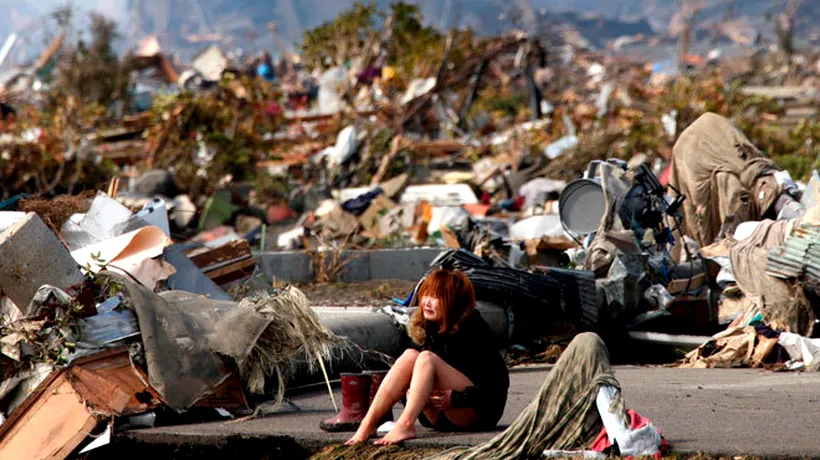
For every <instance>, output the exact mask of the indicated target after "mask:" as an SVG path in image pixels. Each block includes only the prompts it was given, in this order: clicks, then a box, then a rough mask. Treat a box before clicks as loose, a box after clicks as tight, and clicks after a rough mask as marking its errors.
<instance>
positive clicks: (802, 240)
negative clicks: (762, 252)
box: [766, 227, 820, 280]
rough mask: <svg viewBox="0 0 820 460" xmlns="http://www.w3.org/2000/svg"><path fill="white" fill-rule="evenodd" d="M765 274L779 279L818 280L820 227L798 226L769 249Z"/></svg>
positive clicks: (819, 274) (819, 278)
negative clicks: (777, 245)
mask: <svg viewBox="0 0 820 460" xmlns="http://www.w3.org/2000/svg"><path fill="white" fill-rule="evenodd" d="M767 259H768V260H767V264H766V274H767V275H770V276H774V277H776V278H781V279H791V278H810V279H812V280H820V227H798V228H796V229H795V230H794V232H793V233H792V235H790V236H789V237H787V238H786V242H785V243H784V244H783V245H782V246H780V247H776V248H774V249H772V250H770V251H769V255H768V257H767Z"/></svg>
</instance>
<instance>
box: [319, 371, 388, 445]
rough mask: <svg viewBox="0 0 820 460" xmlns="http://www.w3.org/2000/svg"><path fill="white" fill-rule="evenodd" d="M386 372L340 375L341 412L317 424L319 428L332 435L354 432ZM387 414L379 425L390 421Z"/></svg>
mask: <svg viewBox="0 0 820 460" xmlns="http://www.w3.org/2000/svg"><path fill="white" fill-rule="evenodd" d="M386 375H387V371H364V372H362V373H361V374H341V380H342V410H341V411H339V413H338V414H336V416H334V417H331V418H329V419H327V420H323V421H321V422H320V423H319V428H321V429H323V430H325V431H330V432H332V433H336V432H342V431H356V430H357V429H358V428H359V425H360V424H361V423H362V420H363V419H364V416H365V415H366V414H367V410H368V409H369V408H370V404H371V403H372V402H373V398H375V397H376V392H377V391H379V386H380V385H381V384H382V381H383V380H384V377H385V376H386ZM392 420H393V414H392V413H388V414H387V415H385V418H384V419H383V420H381V421H380V422H379V424H381V423H384V422H388V421H392Z"/></svg>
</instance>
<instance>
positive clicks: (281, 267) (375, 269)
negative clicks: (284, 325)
mask: <svg viewBox="0 0 820 460" xmlns="http://www.w3.org/2000/svg"><path fill="white" fill-rule="evenodd" d="M441 251H442V249H441V248H416V249H381V250H361V251H347V252H345V253H344V255H343V257H344V258H347V259H348V260H349V262H348V263H347V265H346V266H345V268H344V270H343V271H342V273H341V275H340V276H339V281H341V282H344V283H358V282H363V281H370V280H375V279H398V280H418V279H420V278H421V277H422V276H423V275H424V273H425V272H426V271H427V269H428V267H429V266H430V262H432V261H433V259H435V258H436V256H438V255H439V254H440V253H441ZM255 255H256V257H257V264H258V266H259V271H260V272H261V273H263V274H264V275H265V276H266V277H268V278H271V279H273V278H276V279H278V280H282V281H287V282H289V283H309V282H311V281H313V271H312V269H311V264H310V255H309V254H308V253H306V252H301V251H281V252H259V253H256V254H255Z"/></svg>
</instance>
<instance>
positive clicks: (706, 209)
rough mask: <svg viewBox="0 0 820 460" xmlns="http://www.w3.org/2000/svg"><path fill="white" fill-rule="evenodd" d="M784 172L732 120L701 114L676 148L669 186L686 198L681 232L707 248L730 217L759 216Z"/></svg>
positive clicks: (772, 199)
mask: <svg viewBox="0 0 820 460" xmlns="http://www.w3.org/2000/svg"><path fill="white" fill-rule="evenodd" d="M779 170H780V168H779V167H778V166H777V165H776V164H775V163H774V162H773V161H771V160H768V159H766V158H763V154H762V153H761V152H760V151H759V150H758V149H757V148H756V147H755V146H754V145H753V144H752V143H751V142H750V141H749V139H748V138H747V137H746V136H745V135H744V134H743V133H741V132H740V131H739V130H738V129H737V128H735V126H734V125H732V123H731V122H730V121H729V120H728V119H726V118H724V117H722V116H720V115H717V114H714V113H705V114H703V115H701V116H700V117H699V118H698V119H697V120H695V122H694V123H692V124H691V125H690V126H689V127H688V128H686V129H685V130H684V131H683V132H682V133H681V135H680V137H679V138H678V141H677V142H676V143H675V146H674V147H673V149H672V171H671V177H670V180H669V184H670V185H671V186H672V187H673V188H674V189H677V190H678V191H680V193H681V194H682V195H685V196H686V201H684V202H683V212H684V220H683V224H682V226H681V230H682V231H683V233H684V234H686V235H689V236H691V237H692V238H693V239H694V240H695V241H696V242H697V243H698V245H699V246H700V247H704V246H708V245H710V244H712V243H713V242H714V240H715V238H716V237H718V236H719V235H720V233H721V231H722V230H723V227H724V224H725V223H726V220H727V218H729V217H730V216H734V218H735V219H736V221H737V222H746V221H750V220H757V219H759V218H760V217H762V216H763V214H764V213H765V212H766V211H767V210H768V209H769V208H770V207H771V206H772V205H773V204H774V202H775V200H776V199H777V196H778V195H779V194H780V185H779V184H778V183H777V180H776V179H775V178H774V176H773V174H774V173H775V172H777V171H779Z"/></svg>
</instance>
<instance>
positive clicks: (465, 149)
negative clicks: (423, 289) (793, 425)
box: [0, 15, 820, 458]
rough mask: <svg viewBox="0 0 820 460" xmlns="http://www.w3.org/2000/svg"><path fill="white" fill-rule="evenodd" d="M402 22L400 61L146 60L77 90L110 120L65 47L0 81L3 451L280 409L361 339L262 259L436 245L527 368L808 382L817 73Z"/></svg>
mask: <svg viewBox="0 0 820 460" xmlns="http://www.w3.org/2000/svg"><path fill="white" fill-rule="evenodd" d="M405 19H407V18H405ZM411 20H414V21H418V22H419V27H418V28H413V27H410V28H409V30H415V31H416V32H414V33H421V32H418V31H423V33H424V34H427V35H425V37H427V38H425V40H427V39H429V40H428V41H420V42H419V43H426V44H427V45H426V48H425V49H422V50H421V51H419V50H415V49H414V51H413V52H417V51H418V53H420V54H418V55H416V54H413V53H408V57H407V59H403V60H399V59H398V57H397V56H396V52H395V50H396V48H397V46H399V45H397V43H400V42H399V40H400V38H397V37H403V35H401V34H403V33H408V32H407V30H404V29H395V28H392V26H391V27H388V26H385V28H384V30H383V31H381V32H380V33H373V34H370V35H367V36H368V37H369V38H368V42H367V43H366V45H367V46H364V47H361V49H355V50H348V53H349V54H345V53H343V52H342V51H339V50H336V51H338V53H339V55H338V56H334V57H333V58H329V57H328V58H327V60H326V62H325V61H321V60H318V62H314V61H317V59H309V57H310V56H311V54H310V53H307V52H306V56H307V57H306V59H305V61H304V62H303V61H302V60H301V59H295V58H294V57H289V58H285V59H283V60H282V61H281V62H280V63H278V64H276V63H274V62H273V61H272V59H271V58H270V56H268V55H261V56H259V57H257V58H255V59H253V60H248V61H242V60H237V59H234V58H233V57H232V56H230V55H228V54H226V53H225V52H224V51H222V49H221V48H220V47H219V46H217V45H214V46H210V47H208V48H207V49H205V50H203V51H202V52H201V53H200V54H198V55H197V56H196V57H195V58H194V59H193V61H192V62H191V63H190V64H189V65H181V63H178V62H174V60H173V59H171V58H169V57H168V56H166V55H165V54H164V53H163V52H162V50H161V48H160V46H159V44H158V42H157V41H156V40H148V41H146V42H144V43H142V44H141V46H140V48H139V49H138V50H137V51H136V52H135V53H134V55H133V56H131V57H130V58H129V60H128V62H127V65H126V62H125V61H126V60H122V62H120V61H118V60H116V59H115V60H114V61H106V62H109V63H111V66H110V68H108V69H97V70H94V69H86V70H87V72H88V73H87V74H85V73H81V74H80V75H81V76H84V78H85V79H90V78H91V77H89V75H92V74H93V72H104V71H105V72H114V70H116V69H115V67H116V68H120V67H117V66H121V69H123V73H122V74H119V75H120V76H121V77H122V78H124V79H125V80H124V81H126V82H127V83H128V84H126V85H124V86H123V87H122V88H119V89H117V88H113V89H111V92H109V93H108V94H107V96H106V97H105V98H103V97H98V98H97V99H93V98H94V97H95V96H94V94H96V91H97V90H98V89H93V88H92V89H93V91H92V89H89V88H88V87H85V86H83V85H81V84H80V83H82V81H79V82H78V81H76V79H75V80H71V79H70V78H69V77H70V75H73V74H72V73H71V72H68V71H67V70H66V69H69V70H70V69H71V67H70V66H71V65H76V64H77V62H85V61H77V60H76V59H80V58H84V59H85V58H88V56H86V55H77V54H72V53H75V52H79V51H77V50H76V49H73V48H71V44H68V43H67V39H66V38H65V35H63V34H61V35H59V37H58V39H56V40H55V41H54V42H53V43H52V44H51V45H50V46H49V47H48V49H47V50H46V51H45V52H44V53H43V55H42V56H41V57H40V59H38V60H37V63H36V64H35V65H34V66H33V67H30V68H27V69H19V71H18V72H17V73H15V74H14V76H13V77H12V78H10V79H8V80H6V81H4V82H3V83H2V85H0V102H2V104H3V105H2V108H3V111H2V117H0V130H1V131H0V177H2V180H3V184H4V185H3V188H2V192H3V196H2V197H0V198H2V199H3V201H2V202H0V231H2V233H0V290H1V291H2V296H0V312H2V323H0V345H2V349H1V350H0V412H1V413H2V414H3V416H4V417H5V418H7V419H6V420H5V421H4V422H3V423H2V424H0V456H2V457H6V456H8V457H9V458H22V457H20V455H22V453H24V452H26V455H27V456H31V455H34V456H36V457H39V456H54V457H66V456H68V455H69V454H71V453H73V452H77V451H79V450H81V449H86V448H92V446H94V445H97V444H99V443H102V442H104V441H103V440H104V439H105V436H103V434H105V433H110V431H111V430H112V429H113V428H114V427H122V426H125V427H136V426H145V425H152V424H153V423H155V422H156V421H157V417H159V418H160V422H162V420H161V419H162V416H163V414H167V413H170V412H183V411H187V412H190V413H197V414H200V416H201V418H200V419H208V418H212V417H227V416H231V415H232V414H241V413H247V412H248V411H249V409H250V407H251V406H253V405H254V403H255V402H257V401H258V400H264V399H270V398H273V397H274V396H277V397H279V398H281V396H282V394H283V390H284V386H285V382H286V380H287V377H288V375H289V372H290V371H289V370H288V369H289V368H290V367H291V364H292V363H293V362H297V361H298V362H302V363H303V364H304V363H307V365H308V366H322V365H323V362H324V360H325V358H327V357H328V356H329V354H330V350H331V349H335V348H334V347H338V346H342V345H343V344H344V340H343V339H342V338H340V337H337V336H336V335H334V334H333V333H332V332H331V331H330V330H329V328H328V327H326V325H325V324H323V322H322V320H321V319H319V318H318V317H317V316H316V314H315V313H314V312H313V311H312V310H311V309H310V306H309V305H308V301H307V300H306V298H305V297H304V295H303V294H301V292H299V291H298V290H297V289H296V288H294V287H290V286H285V287H281V286H279V287H276V286H275V284H276V283H275V280H272V279H270V277H265V276H264V274H262V273H261V272H260V270H259V268H258V267H257V263H256V257H257V256H258V255H259V253H260V251H268V250H274V251H279V250H307V251H310V252H311V253H314V254H316V253H318V254H324V255H326V254H327V253H328V252H341V251H345V250H353V249H357V248H376V249H380V248H390V247H420V246H433V247H437V248H441V249H442V251H443V253H442V254H441V255H440V256H439V257H438V258H436V260H434V261H433V262H432V264H431V268H432V267H444V268H451V269H458V270H462V271H464V272H465V273H467V275H468V276H469V277H470V278H471V279H472V281H473V283H474V284H475V286H476V291H477V296H478V300H479V301H480V302H484V303H487V304H491V305H493V306H495V307H497V308H499V309H501V311H502V312H503V313H502V316H503V318H504V323H503V324H504V327H503V329H506V330H505V331H502V333H501V335H505V336H506V337H504V338H505V339H507V342H508V344H509V345H513V347H511V348H512V349H514V350H518V351H520V352H521V353H522V354H524V355H530V356H531V355H535V354H538V353H539V352H541V351H543V349H545V348H547V349H548V350H552V348H551V346H554V345H555V344H556V343H561V342H562V341H568V338H570V337H571V336H572V334H574V333H575V332H578V331H582V330H595V331H598V332H600V333H601V335H602V336H604V337H606V338H608V339H614V340H619V339H621V338H623V335H624V334H623V333H624V331H626V332H628V335H629V336H630V337H631V338H632V339H633V340H637V341H644V342H646V341H649V342H652V343H655V344H667V345H671V346H672V347H673V348H678V349H680V348H683V349H686V350H687V351H689V354H687V355H686V356H685V357H684V358H683V360H682V361H681V362H680V363H679V364H680V365H683V366H694V367H711V366H738V365H748V366H762V365H771V366H775V367H788V368H791V369H797V368H801V367H802V368H817V367H818V366H820V343H818V342H817V341H816V339H811V338H810V337H811V336H812V334H813V333H814V329H815V328H814V325H815V323H816V321H817V319H816V318H817V315H816V313H815V308H816V305H817V301H818V299H820V296H818V295H817V293H816V292H815V286H816V284H817V279H818V278H819V277H820V273H818V269H819V267H818V263H817V262H816V261H815V260H814V257H815V256H817V255H818V254H817V250H816V248H815V242H816V241H818V228H820V216H818V215H817V213H818V212H820V211H818V210H820V208H818V207H817V199H818V198H817V193H818V192H820V190H818V189H817V187H818V177H817V173H816V172H815V171H814V170H815V168H816V166H817V164H816V158H818V156H819V155H820V151H818V148H820V123H818V120H817V107H818V104H817V102H818V99H819V98H820V87H818V82H820V79H818V78H820V59H818V55H817V53H816V52H815V53H811V52H806V53H804V54H799V55H798V56H790V57H789V59H791V60H792V61H789V63H788V64H787V65H785V66H783V65H776V64H777V63H778V62H782V57H778V55H777V53H768V54H767V53H762V54H761V52H760V50H754V53H752V55H751V56H747V57H744V58H743V59H742V61H743V62H741V64H743V63H746V64H748V63H750V62H758V63H763V64H765V65H766V66H769V68H770V69H771V72H765V71H764V72H761V71H759V69H755V68H748V66H744V65H737V64H738V62H733V61H730V60H720V59H717V58H715V59H686V60H684V62H687V63H688V64H687V67H686V68H677V67H673V68H670V67H669V66H666V65H658V63H647V62H640V61H637V60H632V59H627V58H624V57H619V56H612V55H609V54H604V53H601V52H597V51H593V50H586V49H581V48H578V47H573V46H571V45H569V44H567V43H566V42H563V41H561V40H558V39H552V38H550V39H536V38H534V37H527V36H525V35H524V34H514V35H511V36H503V37H492V38H475V37H473V36H472V35H471V34H469V33H467V32H465V31H456V32H453V33H452V34H450V35H449V36H446V37H445V36H442V35H440V34H438V33H437V32H436V33H434V32H433V31H431V30H429V29H427V28H422V27H421V25H420V24H421V22H420V18H417V17H415V16H412V15H411V18H410V19H407V21H411ZM389 21H391V19H390V18H389V17H388V22H387V23H386V24H387V25H390V24H392V22H389ZM400 22H401V21H400ZM401 24H405V25H406V21H405V22H401ZM323 27H325V26H323ZM319 35H321V34H319ZM319 35H316V36H319ZM405 38H407V37H404V38H402V40H404V39H405ZM411 38H413V39H414V40H416V39H419V40H420V38H419V37H411ZM96 39H100V40H102V38H100V37H97V38H95V40H96ZM413 43H416V42H415V41H414V42H413ZM360 45H361V44H360ZM12 46H13V43H12ZM414 46H415V45H414ZM90 49H91V50H92V51H93V52H100V53H103V54H105V50H106V49H107V48H106V47H105V46H102V45H101V46H96V47H95V46H92V47H91V48H90ZM100 50H102V51H100ZM391 50H392V51H391ZM83 52H86V51H83ZM391 53H393V54H391ZM72 56H74V58H76V59H73V58H71V57H72ZM78 56H79V57H78ZM109 58H110V56H109ZM314 58H315V56H314ZM798 58H799V59H798ZM115 62H116V63H118V64H117V65H114V63H115ZM0 63H1V62H0ZM308 63H309V64H310V65H311V66H313V67H308ZM792 64H793V65H792ZM65 66H69V67H65ZM54 68H56V70H52V71H53V72H55V75H59V76H60V78H57V79H56V80H53V81H54V82H55V83H53V84H52V86H51V87H49V86H48V85H47V84H46V83H45V82H46V81H47V80H49V79H47V78H45V76H46V74H47V73H48V72H49V69H54ZM94 75H96V74H94ZM775 77H776V78H775ZM772 79H774V81H773V80H772ZM114 80H116V78H115V79H114ZM114 80H112V81H114ZM116 81H118V80H116ZM774 83H776V86H765V85H771V84H774ZM61 84H63V85H64V86H63V87H60V85H61ZM750 84H754V86H752V85H750ZM71 85H74V86H71ZM123 88H126V89H123ZM75 90H76V91H75ZM72 91H74V92H72ZM118 91H126V92H127V96H125V95H124V94H123V93H121V92H118ZM764 153H765V155H764ZM809 178H812V180H811V181H810V182H808V184H804V183H803V182H800V181H801V180H808V179H809ZM102 188H105V189H106V191H105V192H96V191H97V190H99V189H102ZM767 219H770V220H767ZM257 248H258V250H257ZM321 260H322V262H321V263H322V264H325V259H321ZM343 269H344V267H343V266H337V267H334V268H333V269H329V271H327V272H325V275H326V276H324V277H323V278H322V279H321V280H320V281H332V280H333V279H334V278H335V277H336V276H337V275H338V274H339V273H340V271H342V270H343ZM328 273H329V274H328ZM384 276H385V277H389V275H388V274H384ZM249 292H253V293H254V294H253V295H250V296H249V295H248V293H249ZM258 292H261V293H258ZM408 294H409V295H408V297H407V299H406V300H404V301H401V302H396V303H397V304H400V305H391V306H387V307H386V308H384V309H383V312H384V313H387V314H388V315H390V316H391V317H392V318H394V319H396V320H397V321H398V322H399V323H400V324H401V323H402V322H403V321H404V322H406V320H407V315H408V314H409V312H410V309H411V308H413V307H414V306H415V305H414V300H415V299H414V295H413V294H414V293H412V292H411V293H408ZM288 325H290V326H291V327H290V328H288ZM390 327H391V328H392V327H393V326H392V325H391V326H390ZM397 330H398V329H396V330H394V329H390V331H391V332H396V331H397ZM721 331H723V332H721ZM715 333H718V334H717V335H715V336H714V337H710V336H712V335H713V334H715ZM704 342H707V343H706V344H705V345H704ZM340 344H341V345H340ZM359 345H361V344H359ZM516 346H517V347H516ZM613 348H614V349H617V347H613ZM379 351H383V350H379ZM552 354H553V355H554V353H552ZM249 395H250V396H249ZM214 409H216V410H214ZM197 411H199V412H197ZM52 428H53V429H52ZM55 433H56V434H55ZM32 445H36V446H40V447H39V448H40V449H41V450H40V451H38V453H37V454H31V453H30V452H28V451H27V450H26V449H30V448H31V446H32Z"/></svg>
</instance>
